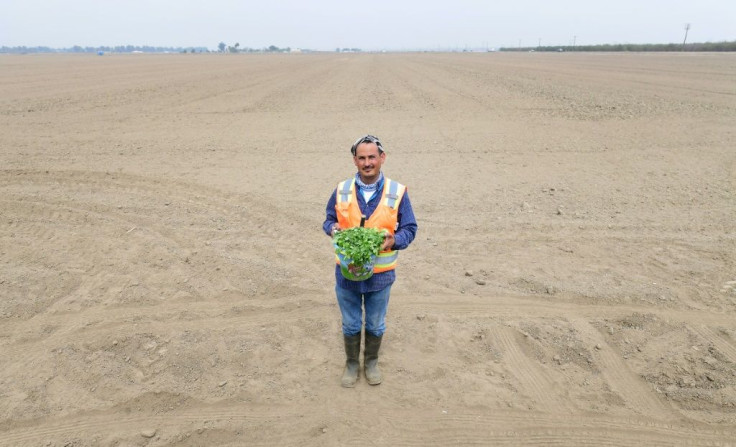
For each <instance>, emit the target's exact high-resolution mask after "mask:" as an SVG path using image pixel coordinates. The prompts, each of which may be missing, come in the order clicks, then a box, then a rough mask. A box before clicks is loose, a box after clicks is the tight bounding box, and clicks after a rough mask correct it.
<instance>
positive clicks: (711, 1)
mask: <svg viewBox="0 0 736 447" xmlns="http://www.w3.org/2000/svg"><path fill="white" fill-rule="evenodd" d="M687 23H690V24H691V28H690V31H689V34H688V39H687V40H688V42H707V41H711V42H715V41H723V40H730V41H733V40H736V0H687V1H683V0H613V1H598V0H556V1H555V0H548V1H545V0H509V1H503V2H500V1H480V0H452V1H449V0H439V1H420V0H406V1H402V0H373V1H361V2H357V1H350V0H324V1H311V2H310V1H298V0H283V1H279V0H270V1H269V0H250V1H235V0H208V1H198V2H195V1H186V0H177V1H174V0H0V46H3V45H5V46H22V45H25V46H49V47H55V48H61V47H71V46H73V45H81V46H100V45H106V46H115V45H128V44H130V45H152V46H171V47H190V46H202V47H208V48H210V49H215V48H216V47H217V44H218V43H219V42H225V43H227V44H229V45H233V44H235V43H236V42H237V43H240V46H241V47H251V48H262V47H265V46H269V45H276V46H278V47H287V46H288V47H292V48H309V49H316V50H334V49H335V48H336V47H341V48H344V47H349V48H362V49H364V50H380V49H389V50H395V49H417V48H426V49H437V48H444V49H448V48H466V47H486V46H488V47H500V46H518V45H519V44H521V45H522V46H536V45H537V44H538V43H539V42H540V39H541V44H542V45H571V44H572V43H573V40H574V41H575V43H576V44H578V45H586V44H601V43H670V42H682V40H683V38H684V36H685V25H686V24H687Z"/></svg>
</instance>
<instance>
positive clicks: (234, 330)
mask: <svg viewBox="0 0 736 447" xmlns="http://www.w3.org/2000/svg"><path fill="white" fill-rule="evenodd" d="M0 127H1V128H2V132H0V358H2V367H0V445H3V446H5V445H8V446H16V445H33V446H36V445H43V446H97V445H101V446H144V445H145V446H195V445H208V446H235V445H249V446H255V445H307V446H324V445H335V446H342V445H347V444H350V445H422V446H446V445H549V444H556V445H633V444H637V445H684V444H687V445H709V446H710V445H733V443H734V440H735V439H736V195H735V191H736V150H735V149H734V141H736V55H733V54H565V53H562V54H541V53H528V54H526V53H525V54H505V53H504V54H500V53H488V54H302V55H247V56H246V55H114V54H113V55H105V56H103V57H99V56H88V55H26V56H8V55H2V56H0ZM365 133H372V134H375V135H378V136H379V137H381V139H382V140H383V142H384V146H385V148H386V150H387V154H388V159H387V161H386V164H385V165H384V172H385V173H386V175H388V176H389V177H391V178H395V179H396V180H398V181H400V182H402V183H404V184H406V185H408V187H409V192H410V196H411V199H412V202H413V204H414V209H415V212H416V215H417V218H418V221H419V227H420V228H419V233H418V235H417V239H416V240H415V241H414V243H413V244H412V245H411V247H409V249H408V250H406V251H405V252H402V253H401V255H400V260H399V267H398V270H397V272H398V281H397V282H396V284H395V285H394V288H393V292H392V298H391V304H390V308H389V315H388V321H387V324H388V329H387V333H386V336H385V339H384V340H385V341H384V344H383V348H382V355H381V359H380V364H381V366H382V369H383V372H384V376H385V379H384V383H383V384H381V385H380V386H377V387H371V386H369V385H367V384H366V382H365V380H364V379H362V380H361V381H360V382H359V383H358V386H357V387H356V388H355V389H343V388H341V387H340V375H341V372H342V365H343V362H344V353H343V348H342V338H341V332H340V313H339V310H338V308H337V305H336V301H335V298H334V290H333V287H334V277H333V269H334V264H333V262H334V258H333V255H332V252H331V245H330V240H329V238H328V237H326V236H325V235H324V234H323V233H322V232H321V228H320V227H321V223H322V220H323V219H324V207H325V204H326V202H327V199H328V197H329V195H330V193H331V192H332V190H333V188H334V187H335V185H336V184H337V182H338V181H340V180H342V179H344V178H347V177H349V176H350V175H352V174H353V172H354V170H353V168H354V167H353V165H352V160H351V158H350V154H349V147H350V144H351V143H352V142H353V141H354V140H355V139H356V138H357V137H359V136H361V135H362V134H365Z"/></svg>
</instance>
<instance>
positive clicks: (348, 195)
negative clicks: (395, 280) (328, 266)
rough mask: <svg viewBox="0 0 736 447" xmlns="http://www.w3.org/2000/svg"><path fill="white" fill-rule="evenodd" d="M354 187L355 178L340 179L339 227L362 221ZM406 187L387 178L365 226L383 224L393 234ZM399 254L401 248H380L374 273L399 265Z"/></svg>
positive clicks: (346, 226)
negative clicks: (383, 249)
mask: <svg viewBox="0 0 736 447" xmlns="http://www.w3.org/2000/svg"><path fill="white" fill-rule="evenodd" d="M355 191H356V188H355V179H354V178H352V179H349V180H345V181H344V182H340V184H339V185H337V191H336V194H337V200H336V201H335V211H336V212H337V223H338V224H339V225H340V228H346V229H347V228H352V227H357V226H359V225H360V219H361V218H362V217H363V215H362V213H361V212H360V207H359V206H358V198H357V197H356V195H355V194H356V192H355ZM404 191H406V186H404V185H402V184H401V183H399V182H395V181H393V180H391V179H389V178H386V179H384V181H383V192H382V196H381V201H380V202H379V204H378V206H377V207H376V209H375V211H373V214H371V216H370V217H369V218H367V219H366V221H365V226H366V227H368V228H380V229H382V230H386V231H388V232H389V233H391V234H394V233H395V232H396V228H397V227H398V215H399V204H400V203H401V198H402V197H404ZM398 257H399V252H398V250H386V251H381V252H379V253H378V257H377V258H376V262H375V264H374V266H373V273H381V272H387V271H389V270H393V269H394V268H396V260H397V259H398ZM335 261H336V262H337V263H338V264H339V263H340V259H339V258H338V257H337V256H335Z"/></svg>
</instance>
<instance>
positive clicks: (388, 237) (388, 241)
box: [381, 233, 396, 251]
mask: <svg viewBox="0 0 736 447" xmlns="http://www.w3.org/2000/svg"><path fill="white" fill-rule="evenodd" d="M395 242H396V239H394V235H393V234H391V233H386V234H385V235H384V236H383V245H381V251H386V250H391V247H393V246H394V243H395Z"/></svg>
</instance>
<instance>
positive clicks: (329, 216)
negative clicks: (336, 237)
mask: <svg viewBox="0 0 736 447" xmlns="http://www.w3.org/2000/svg"><path fill="white" fill-rule="evenodd" d="M336 193H337V189H336V190H335V191H333V192H332V195H331V196H330V200H328V201H327V208H325V221H324V223H323V224H322V231H324V232H325V234H326V235H327V236H332V232H333V228H334V227H335V225H337V212H336V211H335V202H336V201H337V200H336V199H335V196H336Z"/></svg>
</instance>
